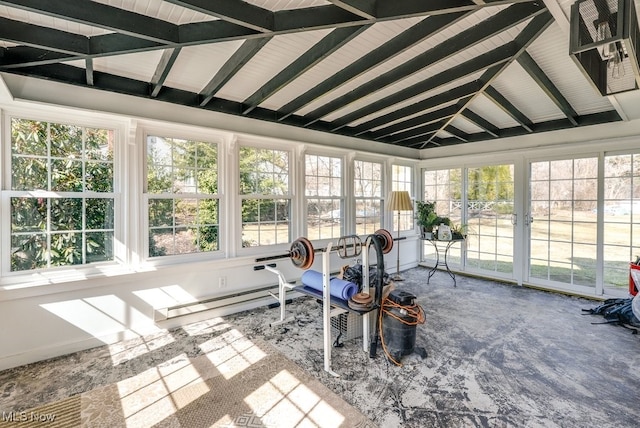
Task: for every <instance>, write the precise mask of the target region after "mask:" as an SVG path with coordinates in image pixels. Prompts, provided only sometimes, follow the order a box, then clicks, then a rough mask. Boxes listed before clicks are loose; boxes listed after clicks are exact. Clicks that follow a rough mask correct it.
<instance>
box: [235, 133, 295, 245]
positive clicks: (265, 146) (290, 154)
mask: <svg viewBox="0 0 640 428" xmlns="http://www.w3.org/2000/svg"><path fill="white" fill-rule="evenodd" d="M243 147H246V148H252V149H256V150H270V151H279V152H285V153H287V190H288V192H287V193H286V194H282V195H273V194H269V195H264V194H257V193H248V194H243V193H242V192H241V189H240V173H241V169H240V152H241V148H243ZM236 151H237V156H236V159H237V162H236V165H235V174H236V175H237V177H236V180H237V185H238V187H237V189H236V195H237V202H236V206H235V208H236V210H237V211H236V212H237V225H238V227H237V234H236V235H235V236H236V238H235V239H237V243H236V245H237V251H238V253H241V254H247V253H248V254H253V253H256V254H260V253H263V252H264V251H265V249H267V248H270V249H276V248H282V247H285V246H286V247H288V246H289V244H290V243H291V242H292V241H293V234H294V232H295V230H296V229H297V228H296V225H295V217H296V213H297V212H298V207H297V205H296V200H295V195H296V192H295V191H294V188H293V177H294V176H295V172H296V170H295V168H294V159H295V152H294V149H293V148H292V146H291V145H287V144H282V143H277V142H271V141H268V140H267V141H265V140H262V139H253V138H250V137H246V136H242V137H240V138H238V141H237V148H236ZM255 199H260V200H287V201H288V202H289V227H288V233H287V235H288V239H287V240H286V241H285V242H276V243H274V244H268V245H255V246H248V247H243V245H242V241H243V224H244V223H243V219H242V203H243V201H245V200H255Z"/></svg>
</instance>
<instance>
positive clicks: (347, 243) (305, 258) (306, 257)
mask: <svg viewBox="0 0 640 428" xmlns="http://www.w3.org/2000/svg"><path fill="white" fill-rule="evenodd" d="M374 235H375V236H377V237H378V238H379V239H380V240H381V241H382V242H381V244H382V253H383V254H387V253H388V252H389V251H391V249H392V248H393V237H392V236H391V233H390V232H389V231H388V230H386V229H378V230H376V231H375V233H374ZM334 250H335V251H337V252H338V255H339V256H340V257H341V258H343V259H346V258H351V257H358V256H359V255H360V252H361V251H362V241H361V240H360V237H359V236H358V235H350V236H343V237H340V238H339V239H338V242H337V245H336V246H335V247H334ZM318 251H323V249H322V248H319V249H314V248H313V244H312V243H311V241H309V240H308V239H307V238H305V237H300V238H298V239H296V240H295V241H293V242H292V243H291V246H290V247H289V252H288V253H286V254H280V255H275V256H268V257H261V258H258V259H256V262H264V261H267V260H274V259H282V258H286V257H289V258H290V259H291V263H293V265H294V266H295V267H298V268H300V269H309V268H310V267H311V266H312V265H313V261H314V259H315V253H316V252H318Z"/></svg>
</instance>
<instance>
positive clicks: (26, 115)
mask: <svg viewBox="0 0 640 428" xmlns="http://www.w3.org/2000/svg"><path fill="white" fill-rule="evenodd" d="M12 119H20V120H32V121H40V122H46V123H55V124H63V125H70V126H78V127H84V128H91V129H107V130H111V131H113V138H114V148H113V192H108V193H106V192H105V193H102V192H101V193H99V195H100V197H101V198H111V199H113V201H114V218H113V221H114V235H113V239H114V248H113V260H112V261H101V262H91V263H86V264H77V265H65V266H56V267H48V268H42V269H35V270H24V271H15V272H11V271H10V269H11V260H10V251H5V250H2V251H0V253H1V254H2V258H1V261H0V266H1V279H0V284H2V285H7V286H12V289H13V288H14V287H15V288H16V289H17V288H22V285H25V286H29V287H34V286H39V285H43V286H47V285H50V284H55V283H63V282H68V281H74V280H78V279H85V278H90V277H99V276H103V275H113V274H117V273H119V272H124V271H126V270H127V268H128V267H127V262H128V260H127V250H126V245H122V243H123V242H125V231H124V228H123V213H124V210H125V207H124V203H123V199H124V197H123V188H122V185H121V183H122V182H125V181H126V180H125V177H124V175H125V168H124V165H125V155H124V150H123V141H124V138H123V137H124V135H125V129H126V124H125V123H124V122H123V121H116V120H112V119H108V118H105V117H104V116H103V115H101V114H88V113H86V112H82V111H77V110H69V111H67V110H66V109H56V111H55V112H52V111H50V110H49V109H46V108H29V109H24V108H20V107H18V108H12V109H7V110H3V111H2V115H1V119H0V120H1V122H0V123H1V124H2V126H1V128H2V131H1V132H2V140H3V141H7V142H8V143H7V144H4V147H3V149H2V152H1V157H2V162H0V174H1V176H2V186H1V190H0V192H1V195H2V196H1V207H2V208H1V215H2V221H1V223H0V245H2V248H3V249H7V248H10V247H11V202H10V201H11V198H12V197H16V196H20V195H21V194H25V193H27V194H32V195H33V194H35V192H29V191H13V190H11V172H12V171H11V161H12V158H11V156H12V153H11V121H12ZM37 193H38V194H41V195H42V196H43V197H65V196H70V194H69V193H62V192H48V191H38V192H37ZM77 194H80V195H81V196H80V197H89V198H90V197H92V196H95V195H96V193H91V192H73V195H77Z"/></svg>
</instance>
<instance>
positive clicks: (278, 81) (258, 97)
mask: <svg viewBox="0 0 640 428" xmlns="http://www.w3.org/2000/svg"><path fill="white" fill-rule="evenodd" d="M369 27H370V26H369V25H363V26H361V27H344V28H337V29H335V30H333V31H332V32H331V33H329V34H328V35H327V36H325V37H324V38H322V40H320V41H319V42H318V43H316V44H315V45H314V46H313V47H312V48H311V49H309V50H308V51H307V52H305V53H304V54H302V55H300V57H298V59H296V60H295V61H294V62H292V63H291V64H290V65H289V66H287V67H286V68H285V69H284V70H282V71H281V72H280V73H278V75H277V76H275V77H274V78H273V79H271V80H270V81H269V82H268V83H267V84H265V85H264V86H262V87H261V88H260V89H258V90H257V91H256V92H254V93H253V94H252V95H251V96H250V97H249V98H247V99H246V100H245V101H244V104H246V105H247V108H246V110H245V111H244V113H245V114H246V113H249V112H250V111H251V110H253V109H254V108H256V107H257V106H258V105H259V104H260V103H261V102H263V101H264V100H266V99H267V98H269V97H270V96H271V95H273V94H274V93H276V92H277V91H278V90H280V89H282V88H283V87H285V86H286V85H287V84H288V83H290V82H291V81H293V80H294V79H296V78H297V77H298V76H300V75H302V74H303V73H304V72H305V71H307V70H309V69H310V68H311V67H313V66H314V65H316V64H317V63H319V62H320V61H322V60H323V59H325V58H326V57H328V56H329V55H331V54H332V53H333V52H335V51H337V50H338V49H339V48H341V47H342V46H344V45H345V44H347V43H348V42H350V41H351V40H352V39H353V38H355V37H356V36H358V35H359V34H361V33H362V32H363V31H365V30H366V29H367V28H369Z"/></svg>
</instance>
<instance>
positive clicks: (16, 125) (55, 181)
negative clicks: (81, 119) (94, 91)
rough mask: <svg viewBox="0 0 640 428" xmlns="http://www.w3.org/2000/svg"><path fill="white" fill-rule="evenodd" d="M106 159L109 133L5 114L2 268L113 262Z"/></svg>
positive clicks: (110, 149) (110, 166)
mask: <svg viewBox="0 0 640 428" xmlns="http://www.w3.org/2000/svg"><path fill="white" fill-rule="evenodd" d="M113 159H114V132H113V131H112V130H108V129H97V128H89V127H83V126H75V125H67V124H59V123H50V122H43V121H36V120H28V119H19V118H13V119H11V158H10V165H11V166H10V170H11V179H10V187H9V189H10V190H9V191H8V192H5V195H8V203H9V206H10V211H11V216H10V218H11V220H10V221H11V225H10V242H11V248H10V251H9V252H5V253H4V254H7V255H8V257H7V256H5V258H4V259H3V263H4V264H5V269H4V270H5V271H6V270H10V271H14V272H17V271H33V270H41V269H50V268H55V267H62V266H67V267H68V266H74V265H85V264H89V263H95V262H108V261H113V260H114V231H115V229H114V217H115V199H116V194H115V193H114V192H115V190H114V161H113ZM5 201H7V199H5ZM7 267H8V269H7Z"/></svg>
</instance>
